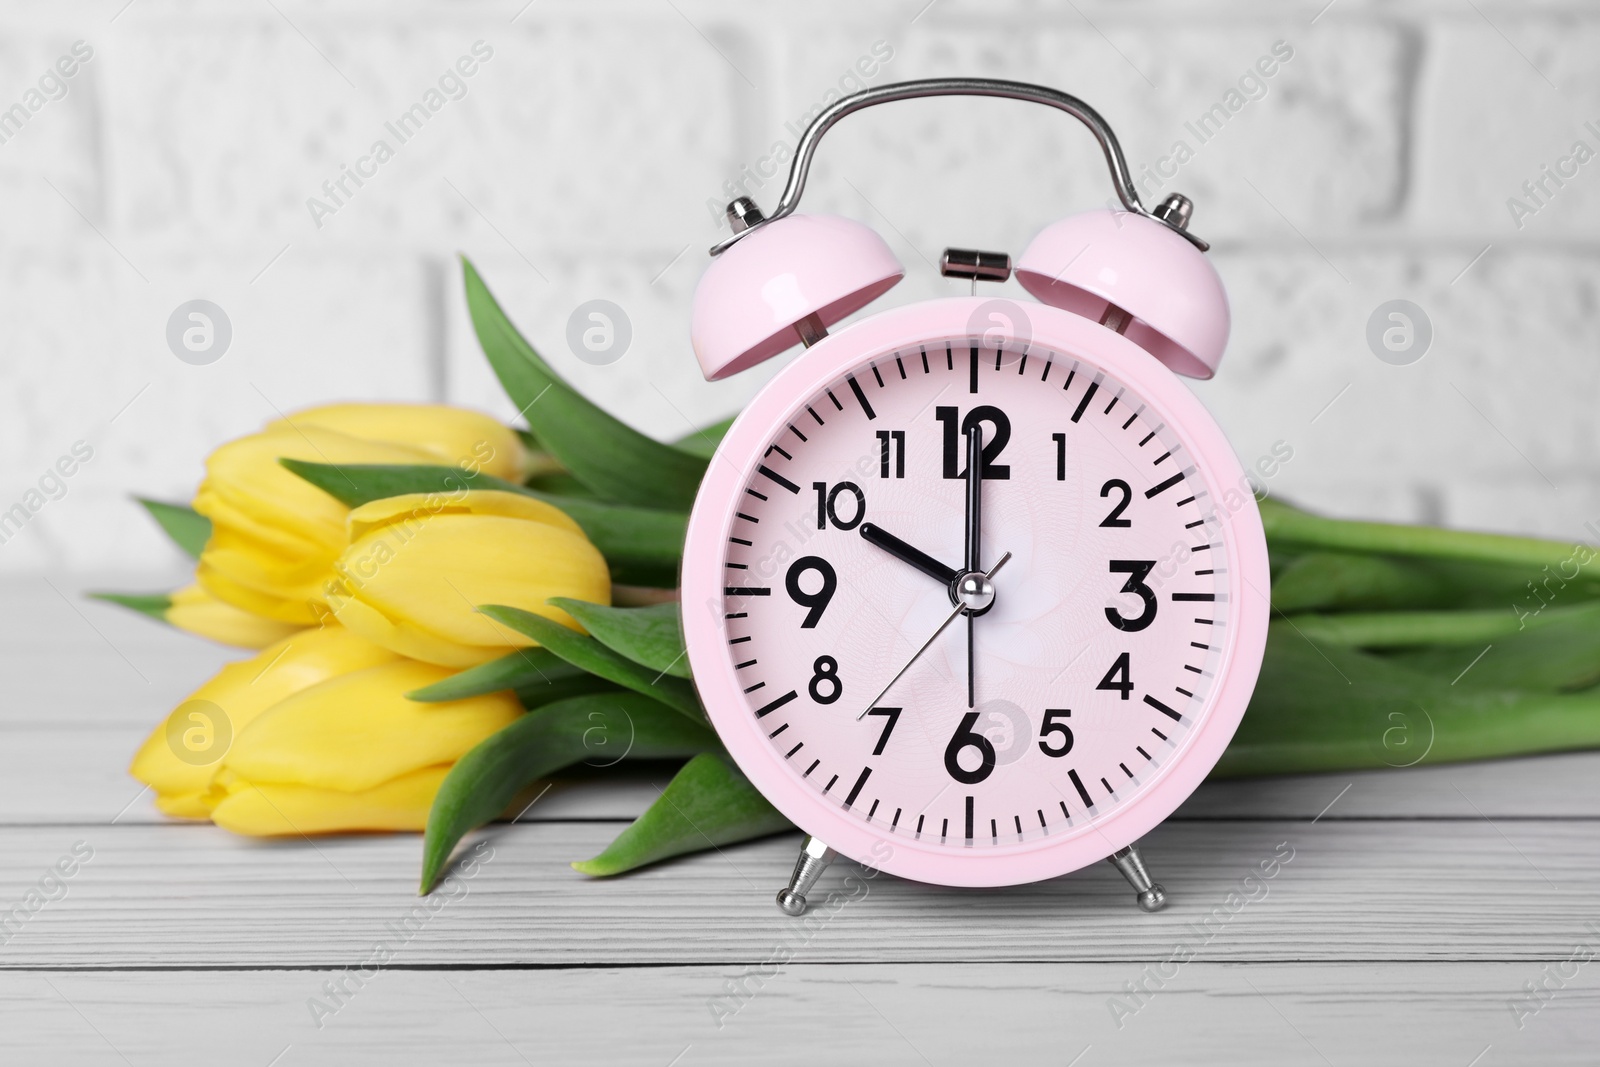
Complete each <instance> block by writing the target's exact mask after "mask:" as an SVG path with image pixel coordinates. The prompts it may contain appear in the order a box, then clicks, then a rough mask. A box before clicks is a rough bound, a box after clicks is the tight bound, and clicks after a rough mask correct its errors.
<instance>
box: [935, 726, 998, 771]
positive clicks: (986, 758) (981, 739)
mask: <svg viewBox="0 0 1600 1067" xmlns="http://www.w3.org/2000/svg"><path fill="white" fill-rule="evenodd" d="M977 723H978V713H977V712H975V711H969V712H967V714H966V715H965V716H964V717H963V718H962V720H961V725H960V726H957V727H956V732H955V734H954V735H953V736H952V737H951V738H950V743H949V744H948V745H946V746H945V749H944V769H945V770H946V771H948V772H950V777H952V778H954V779H955V780H956V781H958V782H960V783H961V784H962V785H977V784H978V783H979V782H981V781H983V780H984V779H985V778H987V777H989V775H990V774H992V773H994V760H995V752H994V742H993V741H990V740H989V739H988V738H987V737H985V736H983V735H982V734H980V733H978V732H977V731H976V730H974V729H973V727H974V726H976V725H977ZM969 748H970V749H973V750H975V751H976V752H977V753H978V766H977V767H976V768H974V769H973V770H970V771H969V770H966V769H965V768H963V767H962V766H961V753H962V752H963V751H965V750H966V749H969Z"/></svg>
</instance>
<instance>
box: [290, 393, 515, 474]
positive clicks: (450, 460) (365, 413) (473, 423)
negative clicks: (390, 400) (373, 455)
mask: <svg viewBox="0 0 1600 1067" xmlns="http://www.w3.org/2000/svg"><path fill="white" fill-rule="evenodd" d="M307 426H320V427H322V428H323V429H326V430H333V431H335V432H337V433H342V434H345V435H347V436H349V437H359V438H361V439H362V440H363V441H394V442H398V443H401V444H405V445H408V446H410V447H411V448H417V449H421V450H422V451H424V452H427V453H428V454H429V455H431V456H432V457H433V459H432V462H433V463H436V464H442V465H444V466H447V467H464V468H466V469H467V470H470V471H474V472H476V473H479V474H492V475H494V476H495V477H496V478H505V479H507V480H508V481H514V482H520V481H521V480H522V475H523V465H524V458H525V450H524V449H523V447H522V440H521V439H520V438H519V437H518V436H517V435H516V432H515V431H513V430H512V429H511V428H510V427H509V426H506V425H505V424H504V423H501V422H499V421H497V420H495V419H492V418H490V417H489V416H487V415H484V414H481V413H480V412H476V411H470V410H468V409H467V408H458V407H451V406H450V405H447V404H324V405H322V406H321V407H315V408H307V409H306V410H304V411H297V412H295V413H294V414H293V415H291V416H290V417H289V418H287V419H279V420H278V421H277V422H273V423H269V424H268V425H267V431H268V432H272V431H274V430H280V429H293V428H295V427H299V428H301V429H303V428H305V427H307Z"/></svg>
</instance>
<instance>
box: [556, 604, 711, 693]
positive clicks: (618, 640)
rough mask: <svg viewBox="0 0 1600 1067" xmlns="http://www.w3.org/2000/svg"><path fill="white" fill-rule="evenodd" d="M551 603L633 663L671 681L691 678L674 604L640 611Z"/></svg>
mask: <svg viewBox="0 0 1600 1067" xmlns="http://www.w3.org/2000/svg"><path fill="white" fill-rule="evenodd" d="M550 603H552V604H554V605H555V606H556V607H558V608H560V609H561V610H562V611H565V612H566V613H567V614H568V615H571V616H572V617H573V618H574V619H577V620H578V621H579V622H581V623H582V624H583V628H584V629H585V630H588V631H589V635H590V636H591V637H593V638H594V639H595V640H597V641H599V642H600V643H601V644H602V645H605V646H606V647H607V648H609V649H611V650H612V651H614V652H620V653H622V654H623V655H624V656H627V657H628V658H629V659H631V660H633V661H634V662H635V663H642V664H644V665H645V666H646V667H649V668H650V669H651V670H656V671H664V672H666V673H667V674H670V675H672V676H673V677H674V678H688V677H689V676H690V675H689V657H688V656H687V655H686V654H685V651H684V647H683V622H682V620H681V619H680V618H679V605H678V604H677V602H676V601H674V602H672V603H668V604H652V605H650V606H649V607H643V608H613V607H610V606H608V605H605V604H591V603H589V602H588V601H586V600H573V599H571V598H569V597H555V598H554V599H552V600H551V601H550Z"/></svg>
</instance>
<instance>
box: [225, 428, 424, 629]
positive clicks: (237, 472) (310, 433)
mask: <svg viewBox="0 0 1600 1067" xmlns="http://www.w3.org/2000/svg"><path fill="white" fill-rule="evenodd" d="M282 457H288V458H291V459H301V460H307V461H310V462H314V463H337V464H345V463H430V464H431V463H437V462H438V460H437V458H436V457H435V456H433V455H432V454H430V453H428V452H424V451H423V450H421V449H420V448H413V447H411V446H408V445H401V444H392V443H387V442H378V441H367V440H363V439H361V438H358V437H351V436H348V435H346V434H341V433H338V432H337V431H334V430H326V429H323V428H322V427H319V426H306V427H302V428H301V430H300V431H298V432H297V431H296V430H294V429H276V430H270V431H267V432H264V433H258V434H252V435H250V436H249V437H241V438H239V439H238V440H236V441H230V442H228V443H227V444H225V445H223V446H222V447H221V448H219V449H217V450H216V451H215V452H213V453H212V454H211V456H210V458H209V459H207V460H206V477H205V481H203V482H201V483H200V491H199V494H198V495H197V496H196V497H195V501H194V509H195V510H196V511H198V512H199V513H200V514H202V515H204V516H206V517H207V518H209V519H210V520H211V538H210V540H208V541H207V542H206V547H205V549H204V550H203V551H202V552H201V554H200V566H199V569H198V572H197V575H196V576H197V577H198V578H199V580H200V584H201V585H203V586H204V587H205V588H206V590H207V591H208V592H210V593H211V594H212V595H213V596H215V597H216V598H217V599H219V600H222V601H224V602H226V603H229V604H232V605H234V606H235V607H238V608H242V609H243V610H245V611H248V612H251V613H252V614H256V615H261V616H264V617H266V618H269V619H276V620H278V621H279V622H288V623H297V624H299V625H303V626H304V625H310V624H312V623H315V622H317V621H318V619H319V616H321V615H322V614H325V609H323V608H322V607H321V606H322V605H324V604H325V603H326V589H325V587H326V585H327V583H328V580H329V579H330V578H331V577H332V576H333V575H332V567H333V561H334V560H335V559H337V558H338V556H339V552H340V551H341V550H342V549H343V548H344V547H345V543H346V540H345V517H346V516H347V515H348V514H349V513H350V509H349V508H347V507H346V506H345V505H343V504H341V503H340V502H339V501H337V500H335V499H334V498H333V497H331V496H329V495H328V494H327V493H325V492H323V491H322V490H321V489H318V488H317V487H316V486H314V485H312V484H311V483H310V482H308V481H306V480H305V479H303V478H301V477H299V476H298V475H296V474H294V473H292V472H290V471H289V470H288V469H286V468H285V467H283V466H282V465H280V464H279V463H278V460H279V459H280V458H282Z"/></svg>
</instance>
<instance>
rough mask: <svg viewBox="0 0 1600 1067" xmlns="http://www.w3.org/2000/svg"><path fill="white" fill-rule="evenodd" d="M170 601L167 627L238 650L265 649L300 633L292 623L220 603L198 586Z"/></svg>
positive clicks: (174, 594) (174, 596) (175, 596)
mask: <svg viewBox="0 0 1600 1067" xmlns="http://www.w3.org/2000/svg"><path fill="white" fill-rule="evenodd" d="M168 599H169V600H170V603H169V604H168V605H167V610H166V613H165V618H166V620H167V622H168V623H170V624H171V625H173V626H176V627H177V628H178V629H180V630H187V631H188V632H189V633H192V634H198V635H199V636H201V637H208V638H210V639H211V640H213V641H217V642H219V643H221V644H224V645H233V646H234V647H235V648H266V647H267V646H268V645H270V644H275V643H276V642H278V641H282V640H283V639H284V638H285V637H288V636H289V635H290V634H293V633H296V632H298V631H299V630H300V627H298V626H296V625H294V624H293V623H287V622H275V621H273V620H272V619H266V618H262V617H261V616H260V615H254V614H252V613H250V612H248V611H245V610H243V609H242V608H236V607H234V606H233V605H232V604H229V603H226V602H224V601H221V600H218V599H217V598H216V597H214V596H212V595H211V594H210V593H209V592H207V591H206V589H205V587H204V586H202V585H200V584H199V583H198V582H196V583H194V584H192V585H186V586H184V587H183V588H182V589H179V590H178V591H177V592H175V593H173V594H172V595H171V596H170V597H169V598H168Z"/></svg>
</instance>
